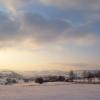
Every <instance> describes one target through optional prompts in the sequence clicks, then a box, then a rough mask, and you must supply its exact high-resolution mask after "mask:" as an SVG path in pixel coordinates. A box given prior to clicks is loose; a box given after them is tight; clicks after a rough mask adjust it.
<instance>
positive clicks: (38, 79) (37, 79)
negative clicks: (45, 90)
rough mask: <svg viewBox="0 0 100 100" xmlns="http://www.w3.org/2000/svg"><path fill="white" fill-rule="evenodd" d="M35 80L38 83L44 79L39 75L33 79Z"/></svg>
mask: <svg viewBox="0 0 100 100" xmlns="http://www.w3.org/2000/svg"><path fill="white" fill-rule="evenodd" d="M35 82H36V83H39V84H43V82H44V80H43V78H41V77H39V78H36V79H35Z"/></svg>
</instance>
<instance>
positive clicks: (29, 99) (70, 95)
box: [0, 83, 100, 100]
mask: <svg viewBox="0 0 100 100" xmlns="http://www.w3.org/2000/svg"><path fill="white" fill-rule="evenodd" d="M0 100H100V85H97V84H71V83H45V84H43V85H39V84H36V83H30V84H19V85H11V86H0Z"/></svg>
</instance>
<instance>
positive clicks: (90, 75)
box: [87, 71, 94, 83]
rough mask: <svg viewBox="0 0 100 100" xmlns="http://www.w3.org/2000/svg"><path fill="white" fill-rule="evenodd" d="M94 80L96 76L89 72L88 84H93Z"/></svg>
mask: <svg viewBox="0 0 100 100" xmlns="http://www.w3.org/2000/svg"><path fill="white" fill-rule="evenodd" d="M93 78H94V74H93V73H91V72H89V71H88V72H87V79H88V83H92V81H93Z"/></svg>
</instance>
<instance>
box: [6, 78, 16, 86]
mask: <svg viewBox="0 0 100 100" xmlns="http://www.w3.org/2000/svg"><path fill="white" fill-rule="evenodd" d="M16 83H18V82H17V81H16V80H15V79H10V78H7V79H6V83H5V85H8V84H16Z"/></svg>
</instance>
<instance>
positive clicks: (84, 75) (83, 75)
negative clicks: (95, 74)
mask: <svg viewBox="0 0 100 100" xmlns="http://www.w3.org/2000/svg"><path fill="white" fill-rule="evenodd" d="M82 78H83V80H84V82H85V80H86V79H87V71H83V73H82Z"/></svg>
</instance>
